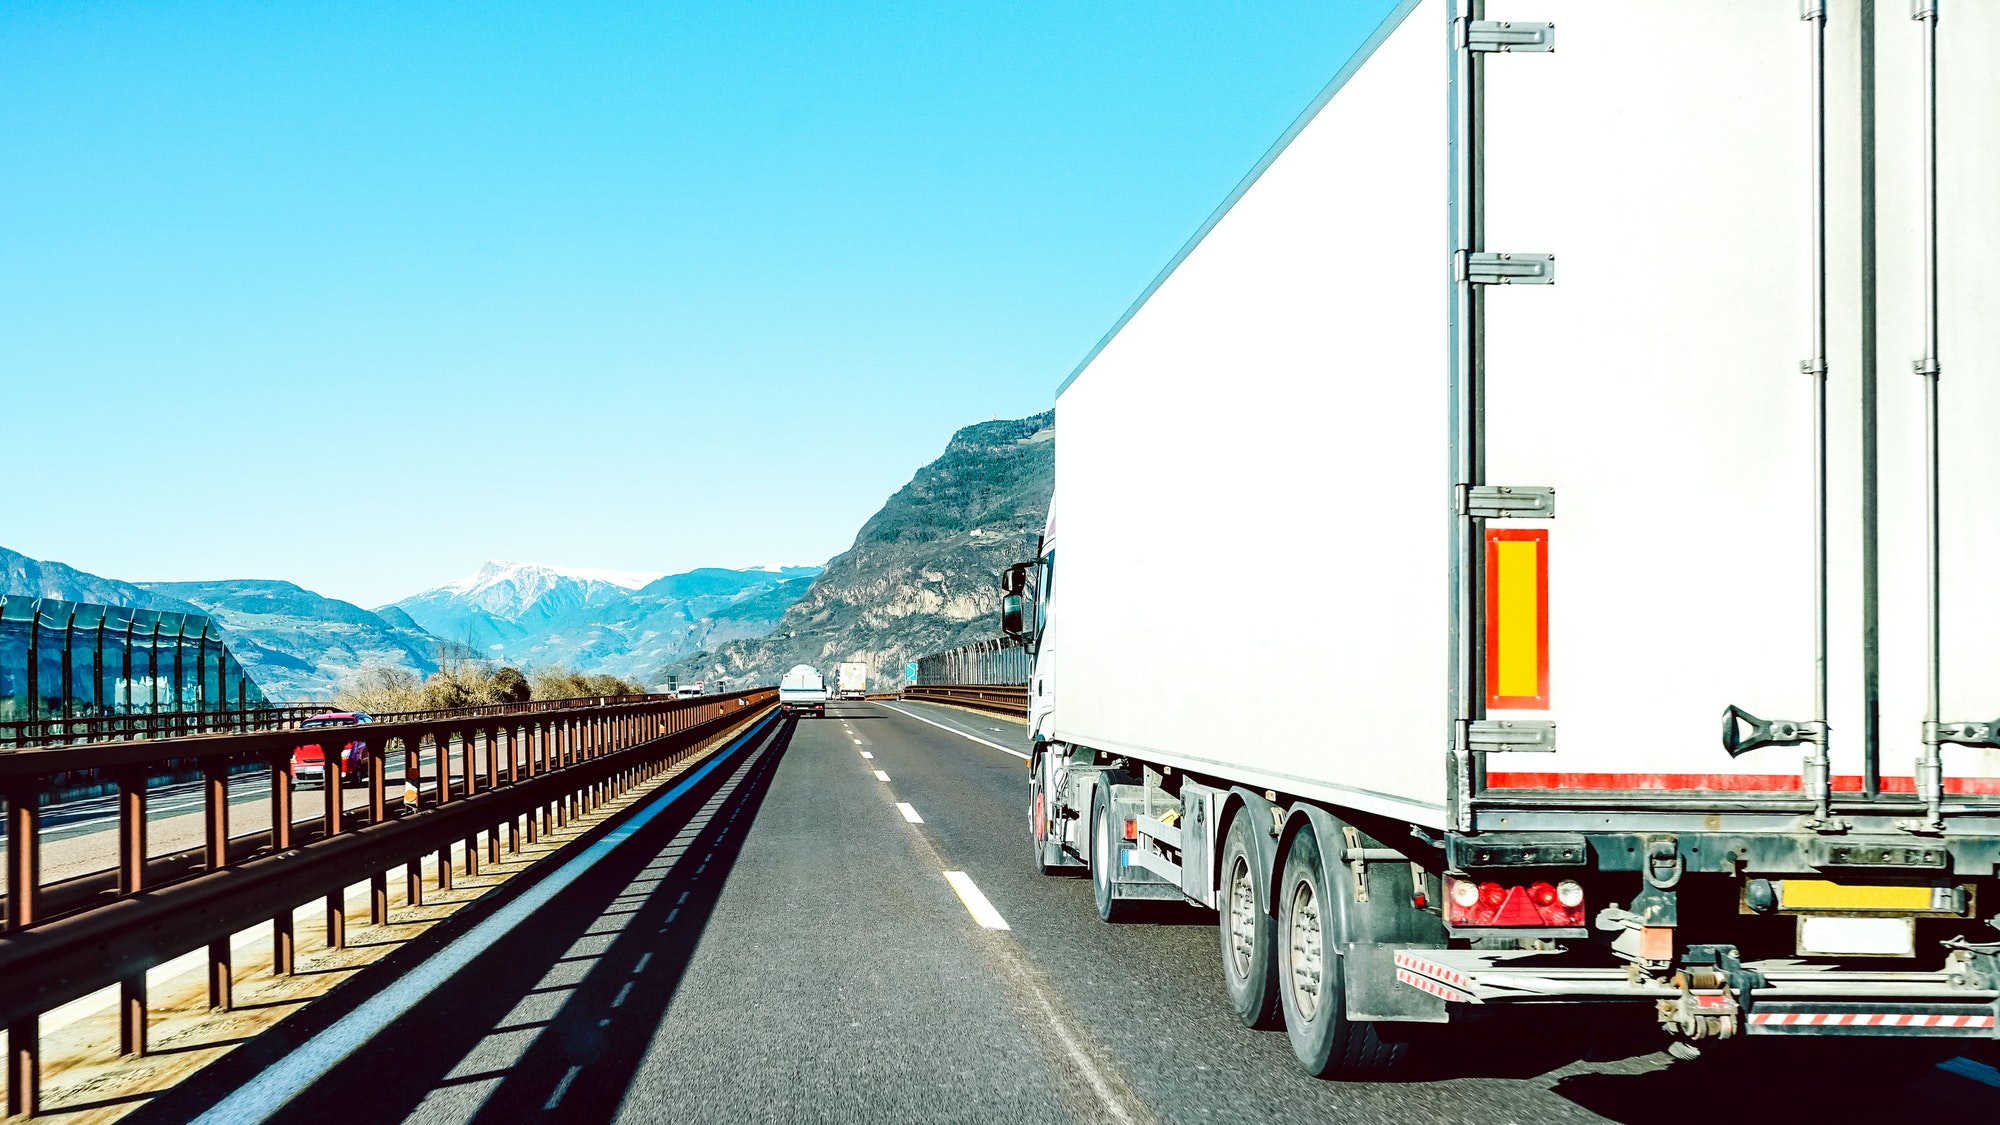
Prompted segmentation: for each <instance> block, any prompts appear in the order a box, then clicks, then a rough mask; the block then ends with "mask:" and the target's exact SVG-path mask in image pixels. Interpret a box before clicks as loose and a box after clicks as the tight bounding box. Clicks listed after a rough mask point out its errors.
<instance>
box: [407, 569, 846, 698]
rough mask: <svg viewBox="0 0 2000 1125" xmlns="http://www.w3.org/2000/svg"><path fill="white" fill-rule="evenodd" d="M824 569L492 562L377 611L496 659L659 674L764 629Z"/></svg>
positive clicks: (629, 673) (633, 674)
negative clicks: (623, 568) (663, 571)
mask: <svg viewBox="0 0 2000 1125" xmlns="http://www.w3.org/2000/svg"><path fill="white" fill-rule="evenodd" d="M818 573H819V568H818V567H785V568H781V569H752V570H729V569H724V568H719V567H707V568H702V569H699V570H692V571H688V572H687V573H685V574H670V575H666V576H664V577H656V576H651V575H631V574H620V573H617V572H612V571H594V570H563V569H559V568H556V567H548V566H539V565H535V564H528V563H509V562H489V563H487V564H486V565H485V566H483V567H481V568H480V570H479V572H478V573H477V574H474V575H472V576H470V577H468V578H463V579H459V580H458V581H456V582H450V583H446V584H445V585H443V586H439V587H436V588H434V589H431V590H425V591H423V592H422V593H419V594H415V595H412V596H411V597H408V598H405V599H403V600H402V601H400V602H397V603H396V604H395V605H394V606H385V607H383V608H382V609H381V610H379V611H377V612H378V613H381V614H384V615H387V614H390V613H400V614H405V615H407V616H408V618H409V619H410V620H412V621H414V622H416V623H417V624H418V625H419V626H421V627H422V628H424V629H425V630H427V631H429V632H430V633H433V634H435V635H437V636H440V637H443V638H445V639H447V640H451V641H458V642H462V643H464V644H466V645H469V646H471V648H472V649H473V651H475V652H477V653H480V654H481V655H484V656H488V657H492V658H494V659H500V660H506V661H508V662H511V663H515V664H521V665H537V666H548V665H552V664H562V665H564V666H566V667H568V668H570V669H572V670H575V671H580V672H602V673H609V674H612V675H617V676H625V677H633V678H639V679H642V680H649V677H650V676H651V674H652V673H653V672H654V671H655V670H657V669H659V668H660V667H662V666H663V665H665V664H667V663H670V662H672V661H674V660H677V659H679V658H680V657H683V656H685V655H687V654H688V653H690V652H694V651H697V650H700V649H703V648H705V647H710V646H713V645H717V644H721V643H722V642H724V641H728V640H732V639H736V638H744V637H761V636H763V635H764V634H765V633H767V632H769V631H770V630H771V628H772V626H774V625H775V624H776V623H777V621H778V619H779V618H780V617H781V616H782V615H783V614H784V612H785V609H786V607H787V606H789V605H791V603H792V602H793V601H796V600H797V599H798V597H799V596H800V595H801V594H803V593H804V592H805V591H806V588H807V586H808V585H809V583H810V582H811V579H812V577H813V575H815V574H818ZM648 579H651V580H650V581H648ZM649 682H650V681H649Z"/></svg>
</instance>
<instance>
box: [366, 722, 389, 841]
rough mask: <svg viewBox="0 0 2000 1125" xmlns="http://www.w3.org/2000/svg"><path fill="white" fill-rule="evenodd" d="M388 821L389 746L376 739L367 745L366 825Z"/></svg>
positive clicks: (383, 741) (384, 741) (385, 741)
mask: <svg viewBox="0 0 2000 1125" xmlns="http://www.w3.org/2000/svg"><path fill="white" fill-rule="evenodd" d="M388 819H389V744H388V740H387V739H381V738H378V739H376V740H375V741H373V742H370V743H369V744H368V823H370V824H380V823H382V822H383V821H385V820H388Z"/></svg>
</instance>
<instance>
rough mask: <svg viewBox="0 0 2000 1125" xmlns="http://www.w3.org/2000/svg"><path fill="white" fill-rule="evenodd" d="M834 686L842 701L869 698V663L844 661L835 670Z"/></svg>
mask: <svg viewBox="0 0 2000 1125" xmlns="http://www.w3.org/2000/svg"><path fill="white" fill-rule="evenodd" d="M833 682H834V686H835V688H836V690H837V692H838V694H839V696H840V698H842V699H866V698H868V662H867V661H865V660H843V661H841V663H840V667H838V668H835V669H834V674H833Z"/></svg>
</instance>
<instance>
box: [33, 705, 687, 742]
mask: <svg viewBox="0 0 2000 1125" xmlns="http://www.w3.org/2000/svg"><path fill="white" fill-rule="evenodd" d="M657 698H661V697H660V696H656V695H596V696H582V697H579V698H573V699H533V700H528V701H526V702H522V703H489V704H485V705H482V706H478V707H453V708H443V709H435V710H428V711H396V712H391V713H388V714H381V715H376V716H375V718H376V719H378V720H384V721H397V722H402V721H412V720H419V719H442V718H485V717H487V716H489V715H538V714H542V713H543V712H547V711H567V710H573V709H575V708H577V707H583V706H596V707H606V706H611V705H613V704H619V703H643V702H645V701H646V700H648V699H657ZM697 698H702V697H697ZM338 710H340V704H338V703H334V702H331V701H325V702H310V701H307V702H290V703H272V704H267V705H264V706H261V707H249V708H243V709H237V710H224V711H156V712H151V713H146V712H134V713H132V714H129V715H93V716H89V717H85V718H73V719H34V720H21V721H19V722H0V752H4V750H6V749H26V748H30V747H39V746H61V745H69V744H76V743H91V742H109V741H112V740H114V739H134V738H184V737H186V736H188V735H194V734H246V733H249V732H251V731H260V730H287V729H290V728H292V727H296V726H297V725H298V724H299V723H301V722H303V721H304V720H306V719H310V718H312V717H313V716H314V715H324V714H326V713H327V712H328V711H338Z"/></svg>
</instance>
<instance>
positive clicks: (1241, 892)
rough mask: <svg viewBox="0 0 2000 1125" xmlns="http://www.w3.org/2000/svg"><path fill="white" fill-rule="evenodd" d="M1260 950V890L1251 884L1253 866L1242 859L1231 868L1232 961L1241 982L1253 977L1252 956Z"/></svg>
mask: <svg viewBox="0 0 2000 1125" xmlns="http://www.w3.org/2000/svg"><path fill="white" fill-rule="evenodd" d="M1256 948H1257V891H1256V888H1255V887H1253V886H1251V884H1250V864H1249V861H1247V860H1245V859H1244V858H1243V857H1242V856H1240V855H1239V856H1237V857H1236V862H1234V863H1233V864H1231V865H1230V868H1229V959H1230V962H1231V967H1233V968H1234V969H1235V970H1236V975H1237V977H1238V978H1239V979H1243V980H1247V979H1249V977H1250V956H1251V954H1252V953H1254V952H1256Z"/></svg>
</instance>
